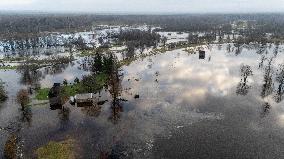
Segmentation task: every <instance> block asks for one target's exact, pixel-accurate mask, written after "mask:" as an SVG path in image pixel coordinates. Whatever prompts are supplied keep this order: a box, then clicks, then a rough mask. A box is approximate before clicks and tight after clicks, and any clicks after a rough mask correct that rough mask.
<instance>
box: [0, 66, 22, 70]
mask: <svg viewBox="0 0 284 159" xmlns="http://www.w3.org/2000/svg"><path fill="white" fill-rule="evenodd" d="M17 68H18V67H17V66H1V67H0V70H16V69H17Z"/></svg>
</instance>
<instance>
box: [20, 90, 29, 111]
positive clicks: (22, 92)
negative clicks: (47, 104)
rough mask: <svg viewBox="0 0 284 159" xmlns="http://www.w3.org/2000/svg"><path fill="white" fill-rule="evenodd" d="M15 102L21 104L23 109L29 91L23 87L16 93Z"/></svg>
mask: <svg viewBox="0 0 284 159" xmlns="http://www.w3.org/2000/svg"><path fill="white" fill-rule="evenodd" d="M17 102H18V103H19V104H20V105H21V107H22V110H24V109H25V108H26V106H27V105H28V103H29V102H30V97H29V92H28V91H27V90H25V89H21V90H20V91H19V92H18V93H17Z"/></svg>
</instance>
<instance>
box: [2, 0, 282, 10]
mask: <svg viewBox="0 0 284 159" xmlns="http://www.w3.org/2000/svg"><path fill="white" fill-rule="evenodd" d="M0 11H40V12H93V13H259V12H284V0H0Z"/></svg>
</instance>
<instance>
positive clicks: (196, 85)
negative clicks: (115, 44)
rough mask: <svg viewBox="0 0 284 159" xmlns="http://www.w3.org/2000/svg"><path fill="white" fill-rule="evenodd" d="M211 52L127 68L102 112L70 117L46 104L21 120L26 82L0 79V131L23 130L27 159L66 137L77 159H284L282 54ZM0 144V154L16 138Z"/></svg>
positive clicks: (69, 73) (157, 58)
mask: <svg viewBox="0 0 284 159" xmlns="http://www.w3.org/2000/svg"><path fill="white" fill-rule="evenodd" d="M204 48H205V51H206V53H205V56H203V55H199V53H196V54H190V53H187V52H185V51H183V50H182V49H180V50H174V51H169V52H166V53H161V54H157V55H152V56H148V57H146V58H143V59H138V60H136V61H133V62H132V63H131V64H130V65H128V66H123V67H122V68H121V73H122V77H121V81H119V86H117V89H116V92H110V91H109V89H108V90H107V89H106V90H103V91H101V93H100V100H101V101H104V100H107V102H105V103H104V104H103V105H101V108H100V109H93V108H89V107H80V108H79V107H74V106H71V105H69V104H66V109H65V110H50V109H49V104H48V103H47V104H37V105H33V106H32V107H31V110H30V112H28V113H23V112H21V111H20V110H19V105H17V104H16V102H15V96H16V93H17V91H18V89H20V88H22V87H25V84H23V83H21V74H19V73H17V72H15V71H6V72H4V71H2V70H1V71H0V76H1V78H2V80H3V81H4V82H6V85H7V87H6V88H8V92H9V97H10V98H9V100H8V101H6V102H5V103H3V104H1V107H0V115H1V116H0V119H1V120H0V124H1V125H0V126H2V127H5V126H9V125H12V126H11V127H12V129H13V125H14V127H20V128H19V130H17V133H18V134H19V136H20V139H21V143H22V144H21V150H22V153H23V155H24V158H33V157H35V150H36V149H37V148H39V147H41V146H42V145H45V144H47V143H48V142H49V141H63V140H66V139H68V138H72V139H74V140H75V141H76V148H75V151H76V154H77V158H97V157H98V156H99V155H100V154H101V153H105V154H108V155H109V157H110V158H283V157H284V151H283V148H284V140H283V139H284V137H283V135H282V134H283V133H284V129H283V128H284V110H283V101H282V100H281V99H282V95H283V94H282V93H279V92H278V86H279V85H280V84H281V83H279V82H278V81H277V80H276V79H277V78H276V77H277V76H278V74H279V72H281V69H280V66H279V65H280V64H283V63H284V61H283V60H284V54H283V48H284V46H282V45H280V46H279V48H278V51H275V48H276V46H275V45H272V46H271V47H269V48H266V50H267V51H263V50H261V49H260V48H259V47H252V46H251V47H244V48H243V49H242V51H241V52H239V51H236V50H237V49H236V48H234V47H233V46H232V48H229V45H228V44H225V45H221V46H219V45H211V46H204ZM260 50H261V51H260ZM75 63H76V62H75ZM242 68H243V69H242ZM241 70H242V71H241ZM82 74H88V72H85V71H84V70H82V69H78V64H75V65H70V66H68V67H66V68H65V69H63V70H62V71H61V72H58V73H57V74H56V75H55V76H53V75H52V74H50V75H46V76H41V78H40V79H39V81H40V84H41V85H43V86H46V87H47V86H51V85H52V83H54V82H60V81H63V79H64V78H68V79H69V80H70V81H72V80H73V79H74V78H75V77H78V76H80V75H82ZM114 94H116V95H114ZM114 96H115V98H114ZM134 97H136V98H134ZM117 98H118V99H120V100H119V102H114V101H115V100H117ZM113 103H116V104H118V106H116V107H113ZM15 123H20V124H15ZM18 125H20V126H18ZM0 135H1V138H0V146H1V148H0V152H1V155H2V152H3V145H4V144H5V141H6V139H7V137H8V136H9V133H8V132H6V131H1V132H0Z"/></svg>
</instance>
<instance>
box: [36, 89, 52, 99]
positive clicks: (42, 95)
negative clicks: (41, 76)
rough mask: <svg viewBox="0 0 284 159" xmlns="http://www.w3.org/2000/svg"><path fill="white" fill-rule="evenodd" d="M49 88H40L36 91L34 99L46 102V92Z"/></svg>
mask: <svg viewBox="0 0 284 159" xmlns="http://www.w3.org/2000/svg"><path fill="white" fill-rule="evenodd" d="M49 89H50V88H42V89H39V90H37V92H36V99H37V100H48V92H49Z"/></svg>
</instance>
